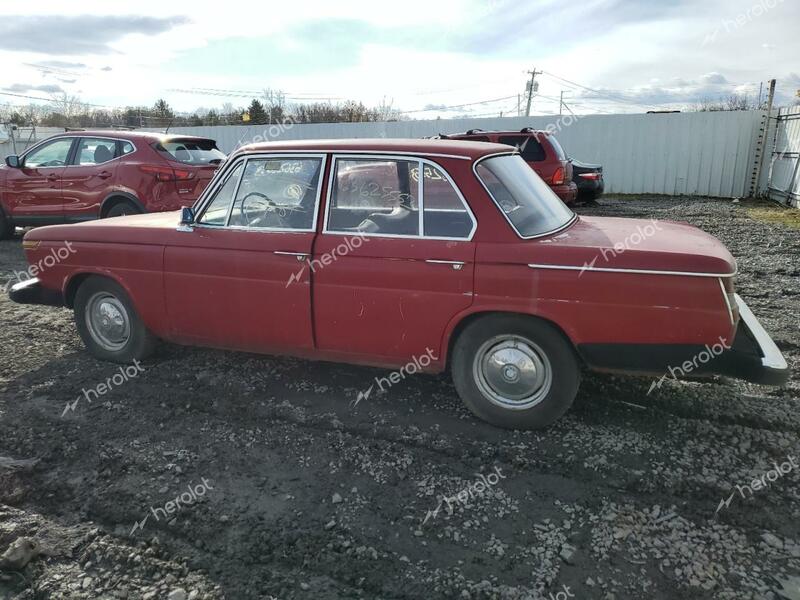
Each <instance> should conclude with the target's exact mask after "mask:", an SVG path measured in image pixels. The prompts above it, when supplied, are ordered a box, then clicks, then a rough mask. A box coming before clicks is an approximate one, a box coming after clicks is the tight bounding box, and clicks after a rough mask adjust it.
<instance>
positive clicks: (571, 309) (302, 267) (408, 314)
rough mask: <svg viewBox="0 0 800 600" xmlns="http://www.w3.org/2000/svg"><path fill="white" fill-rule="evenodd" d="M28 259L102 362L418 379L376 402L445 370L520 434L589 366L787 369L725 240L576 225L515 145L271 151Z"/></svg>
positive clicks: (641, 225) (659, 370)
mask: <svg viewBox="0 0 800 600" xmlns="http://www.w3.org/2000/svg"><path fill="white" fill-rule="evenodd" d="M415 173H416V175H415ZM368 182H369V183H368ZM365 183H366V185H367V191H368V193H366V194H365V195H362V194H361V193H360V190H362V189H363V188H362V185H363V184H365ZM373 184H374V185H373ZM376 186H377V187H376ZM632 236H637V237H638V240H639V241H637V243H636V244H634V245H630V244H629V240H630V239H633V238H632ZM65 246H68V247H69V248H70V249H71V250H72V251H71V252H65V253H59V256H61V255H62V254H63V255H64V256H63V260H60V261H56V262H55V263H54V264H52V265H48V263H47V262H46V261H45V260H44V258H45V257H48V258H49V257H50V256H51V255H52V254H53V253H57V252H58V250H59V249H61V248H63V247H65ZM23 247H24V248H25V251H26V254H27V259H28V261H29V262H30V264H32V265H38V266H39V268H40V269H42V264H43V263H44V265H45V266H44V268H43V270H42V271H41V273H40V275H39V276H38V278H36V279H31V280H29V281H27V282H24V283H20V284H17V285H15V286H14V287H12V289H11V291H10V296H11V299H12V300H14V301H17V302H22V303H42V304H55V305H61V306H67V307H70V308H73V310H74V312H75V322H76V325H77V329H78V332H79V333H80V335H81V337H82V339H83V341H84V343H85V344H86V347H87V348H88V349H89V351H90V352H91V353H92V354H93V355H95V356H96V357H98V358H101V359H104V360H109V361H115V362H120V363H127V362H130V361H133V360H139V359H144V358H145V357H146V356H148V355H149V354H150V353H151V352H152V351H153V349H154V347H155V345H156V341H157V339H159V338H160V339H164V340H168V341H171V342H176V343H181V344H191V345H199V346H210V347H217V348H231V349H236V350H243V351H249V352H263V353H273V354H288V355H294V356H300V357H306V358H313V359H323V360H335V361H340V362H348V363H359V364H368V365H376V366H383V367H389V368H393V369H400V371H399V373H400V376H398V373H393V374H392V375H391V377H385V378H382V379H376V380H375V381H365V382H364V390H368V389H369V390H371V389H372V388H373V387H374V386H375V385H376V382H377V385H379V386H380V387H381V389H383V388H384V385H392V383H397V382H399V381H400V380H401V379H403V378H405V375H406V374H407V373H408V372H409V368H410V367H409V365H411V366H414V372H416V371H417V370H426V371H431V372H438V371H443V370H445V369H449V370H450V371H451V372H452V375H453V380H454V383H455V387H456V389H457V390H458V393H459V395H460V396H461V398H462V399H463V400H464V402H465V404H466V405H467V406H468V407H469V408H470V409H471V410H472V411H473V412H474V413H475V414H476V415H478V416H479V417H481V418H483V419H485V420H487V421H489V422H491V423H494V424H496V425H499V426H503V427H512V428H534V427H543V426H545V425H547V424H549V423H551V422H552V421H553V420H555V419H556V418H558V417H559V416H561V415H562V414H563V413H564V412H565V411H566V410H567V409H568V408H569V407H570V405H571V404H572V401H573V399H574V398H575V395H576V393H577V390H578V386H579V383H580V374H581V368H582V366H583V365H586V366H588V367H589V368H590V369H595V370H600V371H616V372H623V373H639V374H658V375H663V376H664V377H666V376H667V375H666V374H667V373H668V372H670V373H672V372H673V371H674V368H672V367H674V366H679V367H678V368H679V369H682V372H683V374H684V375H688V376H691V377H694V376H698V375H705V376H707V375H709V374H713V373H725V374H727V375H730V376H733V377H741V378H744V379H747V380H749V381H755V382H759V383H768V384H781V383H784V382H785V381H786V379H787V378H788V368H787V365H786V361H785V360H784V359H783V356H782V355H781V353H780V351H779V350H778V348H777V347H776V346H775V344H774V343H773V342H772V340H771V339H770V337H769V335H768V334H767V333H766V332H765V331H764V329H763V328H762V327H761V325H760V324H759V322H758V320H757V319H756V317H755V316H754V315H753V313H752V312H751V311H750V310H749V309H748V308H747V305H746V304H745V303H744V301H743V300H742V299H741V298H740V297H739V296H738V295H737V294H736V293H735V291H734V277H735V276H736V262H735V260H734V258H733V257H732V256H731V254H730V253H729V252H728V250H727V249H726V248H725V247H724V246H723V245H722V243H720V242H719V240H717V239H716V238H714V237H712V236H710V235H708V234H706V233H704V232H703V231H701V230H699V229H696V228H694V227H691V226H689V225H686V224H682V223H669V222H665V221H660V222H653V221H645V220H635V219H620V218H608V217H580V216H578V215H576V214H575V213H573V212H572V211H571V210H570V209H569V208H568V207H567V206H566V205H565V204H564V203H563V202H562V201H561V200H560V199H559V198H558V197H557V196H556V195H555V194H554V193H553V191H552V189H551V188H550V187H548V186H547V185H546V184H545V183H544V182H543V181H542V179H541V178H539V177H538V176H536V174H535V173H534V172H533V171H532V170H531V169H530V168H529V167H528V165H527V164H526V163H525V161H524V160H523V158H522V157H521V155H520V152H518V151H517V150H514V149H513V148H509V147H508V146H507V145H500V144H476V143H472V142H465V141H442V140H363V139H359V140H323V141H310V140H309V141H296V142H273V143H269V144H254V145H250V146H245V147H244V148H242V149H240V150H238V151H237V152H236V153H235V154H234V155H233V156H232V157H231V158H230V159H229V160H228V161H227V162H226V163H225V165H224V167H223V168H222V169H221V170H220V172H219V173H218V174H217V176H216V177H215V179H214V181H213V182H212V184H211V185H210V186H209V187H208V189H207V190H206V192H205V193H204V194H203V196H202V197H201V198H200V200H199V201H198V203H197V204H196V205H195V207H194V208H184V209H183V210H182V211H181V213H180V214H179V213H177V212H170V213H162V214H155V215H137V216H130V217H125V218H120V219H108V220H102V221H95V222H92V223H82V224H77V225H60V226H56V227H46V228H41V229H34V230H32V231H30V232H28V233H27V234H26V235H25V239H24V241H23ZM620 247H623V248H625V250H624V251H619V248H620ZM598 315H600V316H601V317H600V318H598ZM712 354H713V355H712ZM697 356H701V357H702V356H705V358H701V359H700V362H699V363H698V361H697V360H696V359H694V360H693V357H697ZM424 357H428V359H427V360H422V359H423V358H424ZM687 364H688V365H689V366H686V365H687ZM404 369H405V370H404ZM668 369H669V371H668ZM674 376H675V377H677V376H678V375H674ZM384 382H385V383H384ZM176 385H177V384H176ZM368 393H369V392H368V391H367V392H365V394H364V395H368Z"/></svg>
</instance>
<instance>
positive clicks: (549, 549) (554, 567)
mask: <svg viewBox="0 0 800 600" xmlns="http://www.w3.org/2000/svg"><path fill="white" fill-rule="evenodd" d="M601 202H602V204H601V206H597V207H592V208H582V209H580V212H583V213H590V214H608V215H617V216H635V217H648V218H649V217H654V218H658V219H673V220H683V221H688V222H690V223H692V224H694V225H697V226H700V227H702V228H703V229H705V230H707V231H709V232H711V233H713V234H714V235H716V236H718V237H719V238H720V239H722V240H723V241H724V242H725V244H727V246H728V247H729V248H730V249H731V251H732V252H733V254H734V255H735V256H736V257H737V259H738V261H739V268H740V271H741V275H740V277H739V280H738V291H739V293H740V294H741V295H742V296H743V297H744V299H745V300H746V301H747V302H748V303H749V304H750V306H751V308H752V309H753V311H754V312H755V313H756V315H758V316H759V318H760V319H761V321H762V323H763V324H764V326H765V327H766V328H767V330H768V331H769V332H770V333H771V334H772V335H773V337H774V339H775V341H776V343H777V344H778V346H779V347H780V348H781V349H782V350H783V352H784V354H785V356H786V357H787V359H788V361H789V362H790V364H791V365H792V368H793V369H794V373H795V374H794V376H793V378H792V381H791V383H790V385H789V387H787V388H785V389H780V390H775V389H769V388H762V387H758V386H752V385H749V384H744V383H740V382H736V381H732V380H724V381H717V382H712V383H705V384H697V383H678V382H674V381H666V382H665V383H664V385H663V386H662V387H661V388H658V389H655V390H654V391H653V393H651V394H649V395H648V393H647V392H648V389H649V388H650V385H651V383H652V380H651V379H646V378H638V379H636V378H621V377H620V378H618V377H612V376H607V375H592V374H588V375H586V377H585V378H584V381H583V386H582V388H581V391H580V394H579V397H578V399H577V401H576V403H575V405H574V407H573V408H572V409H571V410H570V412H569V413H568V414H567V415H566V416H565V417H564V418H562V419H561V420H560V421H559V422H558V423H557V424H556V425H554V426H553V427H551V428H549V429H547V430H546V431H540V432H510V431H503V430H499V429H495V428H493V427H491V426H489V425H486V424H484V423H482V422H480V421H478V420H477V419H475V418H473V417H472V415H471V414H470V413H469V412H468V411H467V410H466V409H465V408H464V407H463V406H462V404H461V402H460V401H459V399H458V397H457V395H456V392H455V390H454V388H453V386H452V384H451V382H450V381H449V379H448V378H447V377H444V376H442V377H431V376H418V377H411V378H408V379H406V380H404V381H403V382H401V383H400V384H398V385H395V386H394V387H392V388H391V389H390V390H389V391H388V392H386V393H384V394H379V395H375V394H373V395H371V396H370V397H369V398H368V399H366V400H363V401H361V402H360V403H359V404H358V405H357V406H355V407H352V406H351V403H352V400H353V399H354V398H355V397H356V396H357V394H358V392H359V391H361V390H364V389H365V388H367V387H368V386H369V385H370V383H371V382H372V380H373V379H374V377H376V376H384V375H386V374H387V373H386V372H385V371H381V370H378V369H368V368H359V367H353V366H346V365H331V364H324V363H311V362H303V361H299V360H288V359H282V358H269V357H259V356H253V355H248V354H237V353H229V352H221V351H213V350H202V349H191V348H182V347H176V346H164V347H162V348H161V350H160V351H159V354H158V355H157V357H156V358H155V359H153V360H149V361H147V362H146V363H143V364H142V368H143V371H140V372H134V373H133V374H130V373H129V374H128V376H127V381H125V382H124V383H121V384H120V385H116V386H113V388H112V389H111V390H110V391H109V392H107V393H106V394H105V395H103V396H100V397H98V398H96V399H93V401H92V402H91V403H90V402H88V400H87V399H86V398H85V397H84V396H83V395H82V390H94V389H96V387H97V385H98V384H99V383H101V382H105V381H106V380H107V379H109V378H111V377H113V375H114V374H115V373H118V369H119V367H116V366H114V365H111V364H108V363H103V362H99V361H97V360H95V359H93V358H91V357H90V356H89V355H88V354H87V353H86V352H85V351H84V350H83V347H82V345H81V343H80V341H79V339H78V336H77V334H76V331H75V327H74V325H73V322H72V314H71V312H70V311H67V310H63V309H56V308H45V307H36V306H21V305H16V304H13V303H11V302H9V301H8V300H7V298H6V297H5V295H2V297H0V457H4V458H0V553H2V552H3V551H4V550H5V549H6V547H7V546H8V545H9V544H11V543H12V542H14V541H15V540H19V538H21V537H23V536H26V537H30V538H31V539H33V540H34V541H35V543H36V544H37V547H36V549H35V551H34V554H36V556H35V557H33V558H32V560H30V562H29V563H28V565H27V566H25V567H24V568H21V569H18V568H16V567H18V566H19V564H15V563H14V561H13V560H10V559H9V558H8V557H6V559H5V564H4V563H3V560H4V559H0V568H3V569H2V570H0V599H3V600H5V599H15V600H16V599H20V600H21V599H31V598H130V599H138V598H158V599H160V598H170V600H181V599H182V598H193V599H199V598H215V599H216V598H223V597H224V598H228V599H231V600H243V599H255V598H279V599H281V600H284V599H290V598H313V599H320V600H321V599H330V598H383V599H386V600H389V599H401V598H402V599H438V598H463V599H479V598H547V599H550V598H553V599H555V598H557V599H559V600H568V599H571V598H574V599H576V600H581V599H589V598H591V599H594V598H599V599H606V600H612V599H614V600H622V599H638V598H649V599H654V600H659V599H666V598H690V599H701V598H726V599H734V598H735V599H746V598H775V599H777V598H789V599H798V598H800V497H798V481H799V480H800V475H798V471H800V469H797V468H794V466H793V463H792V462H791V461H792V460H795V461H797V460H800V439H799V438H798V431H800V415H799V414H798V409H800V331H798V321H799V320H800V319H799V318H798V315H800V231H799V230H797V229H792V228H790V227H788V226H786V225H783V224H781V223H780V209H777V208H771V207H770V205H765V204H759V205H756V204H750V203H744V202H743V203H732V202H730V201H721V200H708V199H698V198H685V199H676V198H664V197H646V198H637V199H612V198H605V199H603V200H602V201H601ZM754 208H755V209H758V210H756V211H754V210H753V209H754ZM765 214H766V215H767V216H768V217H770V216H774V217H777V220H772V219H769V220H767V219H765V218H764V215H765ZM753 215H755V217H754V216H753ZM24 267H25V263H24V258H23V254H22V251H21V248H20V240H19V239H16V240H11V241H5V242H1V243H0V273H1V274H2V275H3V278H4V280H3V282H5V280H7V278H9V277H11V276H12V271H13V270H20V269H23V268H24ZM598 318H602V315H598ZM118 379H119V378H118ZM76 399H78V401H77V403H75V400H76ZM7 459H12V460H26V459H35V460H36V461H38V462H35V463H33V464H31V463H27V462H23V463H10V462H9V460H7ZM776 465H777V466H776ZM776 469H777V470H776ZM782 471H786V472H782ZM754 478H763V481H764V484H763V486H760V489H758V490H754V491H753V492H752V493H749V492H747V489H746V488H742V489H743V490H744V491H743V492H741V493H740V492H739V491H737V488H736V487H735V486H737V485H740V486H742V485H745V484H751V483H752V480H753V479H754ZM478 483H481V485H478ZM189 489H192V490H193V492H192V493H190V492H189ZM462 491H463V492H465V493H463V494H462V495H461V498H464V497H467V500H466V502H462V501H461V500H458V499H452V497H453V496H457V495H458V494H459V492H462ZM743 494H744V496H746V497H743ZM182 495H183V496H182ZM443 496H446V497H448V498H451V500H449V501H444V502H443V501H442V497H443ZM176 497H177V498H178V504H177V505H175V504H173V505H167V506H169V508H171V509H172V510H173V512H172V513H171V514H167V513H166V511H165V510H164V509H165V505H166V504H167V502H169V501H170V500H172V501H173V502H174V500H175V498H176ZM181 497H183V500H181ZM723 500H727V504H726V503H725V502H722V501H723ZM17 543H22V542H19V541H18V542H17ZM23 550H24V549H23ZM23 562H24V560H23Z"/></svg>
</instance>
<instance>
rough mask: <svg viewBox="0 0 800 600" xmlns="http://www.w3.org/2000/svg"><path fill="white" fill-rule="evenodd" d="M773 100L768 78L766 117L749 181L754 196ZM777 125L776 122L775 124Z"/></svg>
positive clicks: (772, 83) (772, 90)
mask: <svg viewBox="0 0 800 600" xmlns="http://www.w3.org/2000/svg"><path fill="white" fill-rule="evenodd" d="M774 100H775V80H774V79H770V80H769V96H767V118H766V120H765V122H764V128H763V129H762V130H761V135H760V136H759V137H758V146H757V147H758V152H759V154H758V159H757V160H756V167H755V169H754V171H753V179H752V181H751V183H750V195H751V196H753V197H755V196H756V195H757V194H758V183H759V180H760V179H761V169H762V167H763V165H764V153H765V152H766V150H767V136H768V135H769V126H770V120H771V119H772V103H773V101H774ZM775 126H776V127H777V123H776V125H775Z"/></svg>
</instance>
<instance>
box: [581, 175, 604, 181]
mask: <svg viewBox="0 0 800 600" xmlns="http://www.w3.org/2000/svg"><path fill="white" fill-rule="evenodd" d="M578 177H583V178H584V179H589V180H590V181H597V180H598V179H600V173H578Z"/></svg>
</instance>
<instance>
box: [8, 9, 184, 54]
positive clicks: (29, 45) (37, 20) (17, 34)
mask: <svg viewBox="0 0 800 600" xmlns="http://www.w3.org/2000/svg"><path fill="white" fill-rule="evenodd" d="M188 22H189V19H188V17H183V16H174V17H163V18H161V17H144V16H136V15H80V16H66V15H43V16H5V17H3V18H2V19H0V49H2V50H9V51H27V52H38V53H41V54H65V55H90V54H111V53H115V52H116V51H115V50H114V48H113V45H114V43H115V42H117V41H118V40H119V39H120V38H122V37H124V36H126V35H129V34H133V33H139V34H143V35H157V34H159V33H164V32H166V31H170V30H171V29H173V28H175V27H177V26H179V25H184V24H186V23H188ZM53 62H57V61H53ZM79 64H80V63H79Z"/></svg>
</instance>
